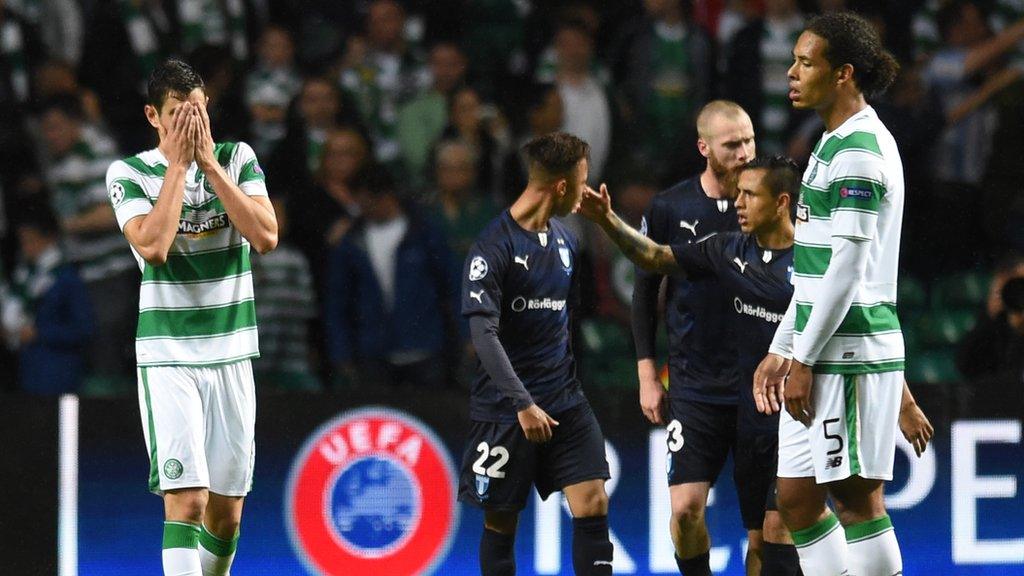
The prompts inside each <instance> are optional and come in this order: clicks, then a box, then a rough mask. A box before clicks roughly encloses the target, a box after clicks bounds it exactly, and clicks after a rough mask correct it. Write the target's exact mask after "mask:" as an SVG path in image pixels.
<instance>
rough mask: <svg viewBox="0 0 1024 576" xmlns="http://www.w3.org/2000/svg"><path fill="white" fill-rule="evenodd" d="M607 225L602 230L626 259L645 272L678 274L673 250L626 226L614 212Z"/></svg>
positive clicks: (677, 265)
mask: <svg viewBox="0 0 1024 576" xmlns="http://www.w3.org/2000/svg"><path fill="white" fill-rule="evenodd" d="M609 216H610V217H609V219H608V222H607V224H602V226H601V228H602V229H603V230H604V231H605V233H606V234H608V237H609V238H611V239H612V242H615V245H616V246H618V247H619V249H620V250H622V253H623V254H625V256H626V258H629V259H630V260H632V261H633V263H634V264H636V265H637V266H640V267H641V268H643V269H644V270H649V271H651V272H658V273H660V274H678V273H679V271H680V270H679V264H678V263H677V262H676V257H675V256H674V255H673V254H672V249H671V248H669V247H668V246H665V245H664V244H658V243H656V242H655V241H654V240H651V239H650V238H648V237H647V236H644V235H643V234H641V233H640V232H638V231H636V230H634V229H633V227H632V226H630V225H629V224H626V223H625V222H623V221H622V219H621V218H619V217H618V215H616V214H615V213H614V212H612V213H611V214H609Z"/></svg>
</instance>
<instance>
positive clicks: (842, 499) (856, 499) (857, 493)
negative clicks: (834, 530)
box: [829, 476, 886, 526]
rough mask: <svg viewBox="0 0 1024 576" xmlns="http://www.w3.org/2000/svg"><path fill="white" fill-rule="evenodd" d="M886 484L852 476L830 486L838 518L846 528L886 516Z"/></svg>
mask: <svg viewBox="0 0 1024 576" xmlns="http://www.w3.org/2000/svg"><path fill="white" fill-rule="evenodd" d="M884 489H885V483H884V482H882V481H881V480H871V479H864V478H860V477H859V476H852V477H850V478H847V479H846V480H842V481H839V482H836V483H833V484H831V485H829V492H831V494H832V501H833V502H834V503H835V507H836V516H838V517H839V522H840V523H841V524H843V525H844V526H849V525H851V524H858V523H860V522H867V521H868V520H874V519H875V518H880V517H882V516H885V514H886V511H885V495H884Z"/></svg>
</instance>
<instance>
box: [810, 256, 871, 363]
mask: <svg viewBox="0 0 1024 576" xmlns="http://www.w3.org/2000/svg"><path fill="white" fill-rule="evenodd" d="M869 250H870V242H865V241H856V240H851V239H848V238H833V240H832V258H831V260H830V261H829V265H828V270H826V271H825V275H824V276H823V277H822V278H821V281H820V282H821V288H820V290H819V292H818V297H817V299H815V301H814V303H813V308H812V309H811V313H810V316H809V317H808V318H807V325H806V326H804V330H803V333H802V334H801V335H800V338H796V339H795V341H794V344H793V360H796V361H797V362H800V363H801V364H803V365H805V366H814V363H815V362H817V360H818V356H819V355H820V354H821V351H822V349H823V348H824V347H825V344H827V343H828V341H829V339H831V338H832V336H833V335H834V334H835V333H836V330H838V329H839V325H840V324H841V323H842V322H843V318H845V317H846V314H847V312H849V310H850V305H851V304H852V303H853V299H854V297H855V296H856V294H857V288H858V286H860V284H861V280H862V279H863V278H864V270H865V268H866V267H867V261H868V252H869Z"/></svg>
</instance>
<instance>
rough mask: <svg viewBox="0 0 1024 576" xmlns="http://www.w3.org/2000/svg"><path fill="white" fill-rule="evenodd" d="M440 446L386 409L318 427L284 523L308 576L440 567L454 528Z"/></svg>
mask: <svg viewBox="0 0 1024 576" xmlns="http://www.w3.org/2000/svg"><path fill="white" fill-rule="evenodd" d="M457 514H458V509H457V507H456V505H455V475H454V466H453V464H452V461H451V458H450V457H449V455H448V452H447V450H446V449H445V446H444V444H442V443H441V441H440V440H439V439H438V438H437V437H436V436H435V435H434V434H433V432H431V430H430V429H429V428H428V427H427V426H426V425H424V424H423V423H422V422H420V421H419V420H416V419H415V418H413V417H411V416H409V415H408V414H405V413H404V412H399V411H397V410H392V409H388V408H367V409H362V410H355V411H351V412H345V413H343V414H341V415H339V416H337V417H336V418H334V419H333V420H331V421H329V422H327V423H326V424H324V425H323V426H321V427H320V428H319V429H318V430H317V431H316V432H314V433H313V434H312V435H311V436H310V437H309V438H308V439H307V440H306V443H305V445H304V446H303V448H302V450H301V452H300V453H299V456H298V457H297V458H296V459H295V461H294V462H293V464H292V469H291V473H290V475H289V479H288V487H287V489H286V493H285V518H286V522H287V524H288V532H289V535H290V536H291V541H292V545H293V547H294V548H295V551H296V552H297V554H298V556H299V557H300V558H301V559H302V560H303V562H304V563H305V564H306V568H307V569H309V571H310V572H311V573H313V574H319V575H323V576H341V575H349V574H379V575H385V574H409V575H413V574H425V573H430V571H431V569H432V568H433V567H434V566H436V565H437V564H439V563H440V562H441V560H443V559H444V556H445V553H446V552H447V550H448V547H449V546H450V544H451V538H452V536H453V535H454V533H455V529H456V524H457V521H458V517H457Z"/></svg>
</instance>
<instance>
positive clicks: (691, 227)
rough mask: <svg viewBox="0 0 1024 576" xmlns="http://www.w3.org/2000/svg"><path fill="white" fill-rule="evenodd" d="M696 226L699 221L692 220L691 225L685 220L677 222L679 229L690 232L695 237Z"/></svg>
mask: <svg viewBox="0 0 1024 576" xmlns="http://www.w3.org/2000/svg"><path fill="white" fill-rule="evenodd" d="M697 224H700V220H694V221H693V224H690V223H689V222H687V221H686V220H680V221H679V227H680V228H686V229H687V230H689V231H690V232H692V233H693V235H694V236H696V235H697Z"/></svg>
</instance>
